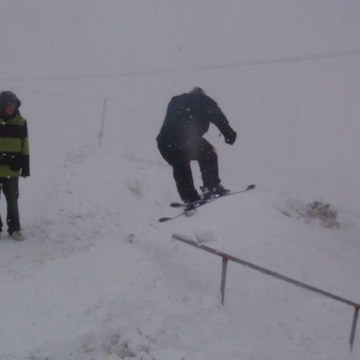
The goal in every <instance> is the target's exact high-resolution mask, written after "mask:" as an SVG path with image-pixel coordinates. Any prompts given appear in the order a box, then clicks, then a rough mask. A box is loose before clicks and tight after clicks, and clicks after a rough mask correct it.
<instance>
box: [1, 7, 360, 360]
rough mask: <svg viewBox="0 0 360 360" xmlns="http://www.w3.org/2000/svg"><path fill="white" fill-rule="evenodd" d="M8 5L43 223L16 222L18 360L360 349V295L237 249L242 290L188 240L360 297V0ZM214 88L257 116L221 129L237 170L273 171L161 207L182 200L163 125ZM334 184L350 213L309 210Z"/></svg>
mask: <svg viewBox="0 0 360 360" xmlns="http://www.w3.org/2000/svg"><path fill="white" fill-rule="evenodd" d="M3 7H4V9H5V10H7V11H1V12H0V19H1V21H0V28H1V30H2V33H3V34H4V33H5V34H6V36H2V40H1V42H2V43H3V44H4V45H3V49H6V50H7V51H5V52H3V51H2V52H1V53H0V58H1V63H2V66H1V69H0V79H1V80H2V81H1V86H0V88H1V90H2V89H11V90H13V91H15V92H16V93H17V94H18V95H19V97H20V98H21V99H22V102H23V104H22V107H21V110H22V114H23V115H24V116H25V117H26V118H27V119H28V122H29V132H30V145H31V166H32V168H31V172H32V176H31V177H30V178H28V179H26V180H21V196H20V209H21V220H22V224H23V231H24V234H25V235H26V240H25V241H24V242H21V243H18V242H14V241H11V240H10V239H9V238H7V236H6V234H4V233H3V234H2V237H1V239H0V270H1V271H0V286H1V289H2V291H1V312H0V314H1V315H0V319H1V321H0V359H1V360H3V359H4V360H8V359H9V360H10V359H15V360H23V359H31V360H35V359H36V360H45V359H47V360H50V359H51V360H60V359H61V360H63V359H76V360H85V359H86V360H90V359H91V360H116V359H138V360H140V359H142V360H150V359H151V360H155V359H156V360H180V359H189V360H190V359H191V360H205V359H207V360H209V359H210V360H218V359H226V360H235V359H246V360H257V359H262V360H273V359H276V360H285V359H286V360H288V359H291V360H303V359H305V358H306V359H316V360H319V359H320V360H330V359H332V360H339V359H341V360H350V359H351V360H352V359H357V358H358V357H359V354H360V352H359V351H360V345H359V344H360V339H359V336H357V338H356V339H355V344H354V349H353V352H351V351H350V348H349V343H348V342H349V335H350V327H351V321H352V316H353V309H352V308H351V307H350V306H347V305H344V304H341V303H338V302H336V301H334V300H332V299H328V298H326V297H323V296H320V295H316V294H314V293H311V292H308V291H306V290H304V289H301V288H298V287H295V286H293V285H291V284H287V283H284V282H281V281H280V280H276V279H273V278H271V277H268V276H266V275H264V274H260V273H258V272H255V271H253V270H251V269H248V268H245V267H243V266H241V265H238V264H234V263H230V264H229V268H228V277H227V284H226V296H225V306H223V307H222V306H220V291H219V288H220V275H221V259H220V258H218V257H215V256H214V255H211V254H209V253H205V252H203V251H200V250H198V249H195V248H192V247H189V246H187V245H185V244H182V243H180V242H178V241H176V240H173V239H172V235H173V234H174V233H177V234H181V235H184V236H187V237H191V238H194V239H196V238H201V239H202V240H205V241H207V242H206V245H207V246H210V247H213V248H215V249H218V250H221V251H224V252H226V253H229V254H231V255H233V256H236V257H239V258H241V259H243V260H246V261H249V262H251V263H254V264H257V265H259V266H262V267H265V268H268V269H270V270H273V271H275V272H279V273H282V274H284V275H286V276H289V277H291V278H294V279H296V280H299V281H302V282H304V283H307V284H310V285H313V286H316V287H319V288H321V289H323V290H326V291H329V292H331V293H334V294H337V295H339V296H342V297H344V298H348V299H350V300H353V301H355V302H360V289H359V286H358V280H357V279H359V276H360V265H359V261H358V259H359V256H360V237H359V233H360V205H359V204H360V195H359V194H360V191H359V181H358V180H359V165H360V164H359V157H358V154H359V153H360V145H359V141H358V139H359V135H360V125H359V121H358V114H359V113H360V107H359V101H358V99H359V95H360V85H359V84H360V81H359V80H360V78H359V77H360V75H359V72H358V68H359V65H360V56H358V52H357V50H358V49H359V50H360V44H359V43H358V39H359V32H360V26H359V23H358V19H359V12H360V6H359V5H358V4H356V3H354V2H347V3H343V2H341V3H340V2H338V1H332V0H321V1H320V0H317V1H302V2H287V1H281V0H278V1H271V2H268V1H265V0H264V1H256V2H254V1H243V2H241V3H240V2H238V1H227V2H226V3H225V4H222V3H221V2H218V1H182V2H177V1H157V0H156V1H152V2H151V5H150V2H149V3H147V2H141V1H132V2H127V1H121V2H118V1H111V0H108V1H105V2H101V5H100V2H97V1H88V2H86V5H84V4H83V3H82V2H71V1H61V2H57V1H54V2H48V1H43V0H41V1H37V2H25V1H23V2H10V1H8V2H4V4H3ZM5 13H11V14H12V16H5V15H4V14H5ZM200 13H201V15H199V14H200ZM320 15H321V16H320ZM15 23H16V24H17V26H15V25H14V24H15ZM100 24H101V25H102V26H101V27H100V28H99V25H100ZM214 24H216V26H214ZM13 44H16V45H17V46H13ZM349 51H350V52H349ZM24 53H25V54H27V56H26V57H23V56H22V55H23V54H24ZM3 64H6V66H3ZM195 85H200V86H203V87H204V89H205V90H206V91H207V92H208V94H209V95H210V96H212V97H213V98H214V99H215V100H216V101H218V103H219V105H220V106H221V107H222V109H223V111H224V112H225V114H226V115H227V116H228V118H229V121H230V122H231V124H232V125H233V127H234V128H235V129H236V130H237V131H238V140H237V142H236V143H235V145H234V146H228V145H226V144H225V143H224V142H223V139H222V138H220V137H219V136H218V132H217V131H216V129H214V128H212V129H211V131H210V132H209V133H208V135H207V137H208V138H209V139H210V141H211V142H212V143H213V144H214V145H215V146H216V148H217V150H218V154H219V161H220V171H221V178H222V181H223V183H224V185H226V186H228V187H230V188H231V189H233V190H237V189H242V188H244V187H245V186H247V185H248V184H250V183H256V185H257V186H256V189H255V190H254V191H252V192H249V193H245V194H241V195H239V196H234V197H229V198H224V199H220V200H218V201H216V202H214V203H212V204H209V205H206V206H204V207H203V208H201V209H200V210H199V211H198V212H197V213H196V214H195V215H194V216H193V217H190V218H185V217H181V218H178V219H176V220H174V221H171V222H168V223H163V224H161V223H159V222H158V218H160V217H161V216H169V215H173V214H174V215H175V214H176V213H177V211H178V210H176V209H172V208H170V207H169V203H170V202H171V201H178V200H179V199H178V196H177V193H176V189H175V185H174V182H173V179H172V174H171V169H170V167H169V166H168V165H167V164H166V163H165V162H164V161H163V160H162V158H161V157H160V155H159V153H158V151H157V149H156V144H155V137H156V134H157V132H158V130H159V128H160V126H161V122H162V119H163V116H164V112H165V109H166V105H167V102H168V101H169V99H170V97H171V96H173V95H175V94H177V93H181V92H185V91H188V90H189V89H191V87H192V86H195ZM104 105H105V112H103V106H104ZM103 115H104V116H103ZM99 134H101V136H99ZM194 173H195V180H196V184H197V185H198V186H199V185H201V184H200V182H199V181H200V177H199V173H198V169H197V167H196V166H194ZM314 201H319V202H320V203H324V204H329V205H330V207H331V209H333V210H336V211H337V221H338V223H339V226H338V227H330V228H328V227H325V226H323V223H322V222H321V220H319V219H311V218H310V217H309V214H308V213H306V206H307V205H309V204H311V203H313V202H314ZM4 207H5V204H4V200H3V198H1V210H2V216H3V218H4V216H5V212H4V210H5V209H4ZM359 326H360V325H359ZM357 335H358V334H357Z"/></svg>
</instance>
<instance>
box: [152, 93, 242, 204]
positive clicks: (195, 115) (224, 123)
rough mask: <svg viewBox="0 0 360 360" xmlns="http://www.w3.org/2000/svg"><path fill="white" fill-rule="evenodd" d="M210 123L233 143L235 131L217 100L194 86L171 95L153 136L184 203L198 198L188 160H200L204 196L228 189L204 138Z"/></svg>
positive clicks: (214, 150)
mask: <svg viewBox="0 0 360 360" xmlns="http://www.w3.org/2000/svg"><path fill="white" fill-rule="evenodd" d="M210 123H212V124H214V125H215V126H216V127H217V128H218V129H219V131H220V132H221V134H222V135H223V136H224V138H225V142H226V143H227V144H230V145H232V144H234V142H235V140H236V132H235V131H234V130H233V129H232V128H231V127H230V125H229V122H228V120H227V119H226V117H225V115H224V114H223V112H222V111H221V109H220V108H219V106H218V105H217V103H216V102H215V101H214V100H213V99H211V98H210V97H209V96H207V95H206V94H205V92H204V90H202V89H201V88H199V87H195V88H194V89H192V90H191V91H190V92H189V93H185V94H182V95H178V96H174V97H173V98H172V99H171V101H170V103H169V105H168V108H167V112H166V116H165V120H164V122H163V124H162V127H161V130H160V133H159V135H158V136H157V138H156V140H157V144H158V148H159V151H160V153H161V155H162V156H163V158H164V159H165V160H166V161H167V162H168V163H169V164H170V165H171V166H172V168H173V175H174V179H175V182H176V187H177V190H178V192H179V195H180V198H181V199H182V200H183V202H184V203H185V204H191V203H193V202H194V201H197V200H199V199H200V195H199V193H198V192H197V190H196V189H195V186H194V181H193V176H192V171H191V167H190V161H191V160H196V161H198V163H199V167H200V171H201V177H202V181H203V186H202V187H201V190H202V192H203V196H204V197H210V196H213V195H224V194H226V193H228V192H229V190H227V189H225V188H224V187H223V186H222V185H221V181H220V178H219V167H218V158H217V154H216V149H215V148H214V147H213V146H212V145H211V144H210V143H209V142H208V141H207V140H205V139H204V138H203V135H204V134H205V133H206V132H207V131H208V129H209V126H210Z"/></svg>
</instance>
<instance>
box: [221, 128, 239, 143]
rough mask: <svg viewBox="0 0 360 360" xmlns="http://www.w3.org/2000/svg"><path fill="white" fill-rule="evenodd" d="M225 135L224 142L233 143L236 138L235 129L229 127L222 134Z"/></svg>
mask: <svg viewBox="0 0 360 360" xmlns="http://www.w3.org/2000/svg"><path fill="white" fill-rule="evenodd" d="M224 137H225V142H226V143H227V144H230V145H232V144H234V142H235V140H236V131H234V130H232V129H229V130H228V131H227V132H226V134H225V135H224Z"/></svg>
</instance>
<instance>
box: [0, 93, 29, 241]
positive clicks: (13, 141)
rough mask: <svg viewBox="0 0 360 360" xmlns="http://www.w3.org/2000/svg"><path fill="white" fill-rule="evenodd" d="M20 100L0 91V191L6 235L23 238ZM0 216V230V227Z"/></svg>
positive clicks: (24, 139)
mask: <svg viewBox="0 0 360 360" xmlns="http://www.w3.org/2000/svg"><path fill="white" fill-rule="evenodd" d="M20 105H21V101H20V100H19V99H18V98H17V96H16V95H15V94H14V93H12V92H11V91H2V92H1V93H0V191H1V190H2V192H3V193H4V196H5V199H6V202H7V226H8V233H9V235H10V237H11V238H12V239H14V240H24V236H23V234H22V233H21V226H20V219H19V208H18V198H19V176H22V177H27V176H30V168H29V141H28V131H27V123H26V120H25V119H24V118H23V117H22V116H21V115H20V112H19V107H20ZM2 225H3V224H2V221H1V217H0V231H1V230H2Z"/></svg>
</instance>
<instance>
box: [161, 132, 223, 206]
mask: <svg viewBox="0 0 360 360" xmlns="http://www.w3.org/2000/svg"><path fill="white" fill-rule="evenodd" d="M170 149H171V148H170ZM159 150H160V153H161V154H162V156H163V158H164V159H165V160H166V161H167V162H168V163H169V164H170V165H171V166H172V168H173V175H174V179H175V182H176V187H177V190H178V193H179V195H180V197H181V199H182V200H183V201H184V202H191V201H195V200H197V199H198V198H199V195H198V192H197V191H196V189H195V186H194V180H193V176H192V171H191V166H190V162H191V160H196V161H198V162H199V167H200V172H201V177H202V181H203V184H204V186H205V187H207V188H212V187H215V186H217V185H218V184H220V179H219V167H218V158H217V154H216V150H215V148H214V147H213V146H212V145H211V144H210V143H209V142H208V141H206V140H205V139H203V138H202V139H201V141H200V143H199V144H197V145H196V146H194V145H184V146H182V147H181V148H180V149H176V150H170V151H169V148H166V147H165V148H163V147H162V146H159Z"/></svg>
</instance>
